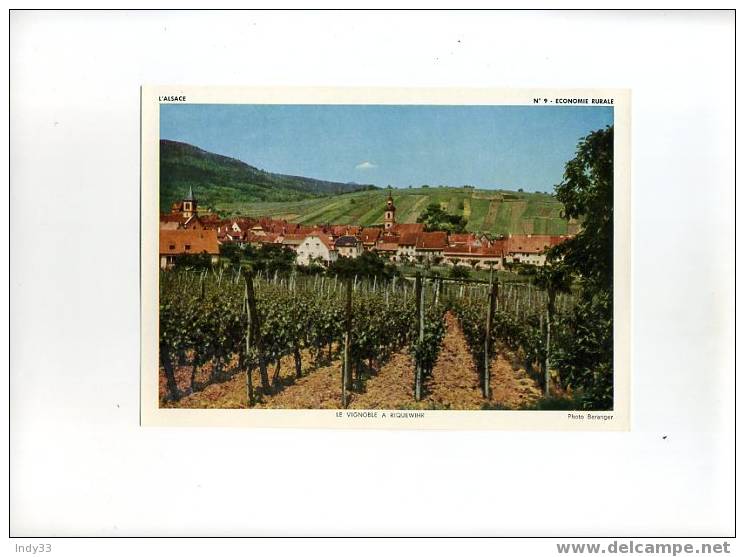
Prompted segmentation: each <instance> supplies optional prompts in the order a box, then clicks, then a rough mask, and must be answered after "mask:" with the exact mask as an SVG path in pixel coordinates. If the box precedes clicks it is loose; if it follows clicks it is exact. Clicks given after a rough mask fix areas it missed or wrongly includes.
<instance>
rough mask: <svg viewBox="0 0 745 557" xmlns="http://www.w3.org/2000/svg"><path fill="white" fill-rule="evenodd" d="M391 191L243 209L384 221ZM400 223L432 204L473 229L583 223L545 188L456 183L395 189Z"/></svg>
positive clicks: (570, 228) (309, 219)
mask: <svg viewBox="0 0 745 557" xmlns="http://www.w3.org/2000/svg"><path fill="white" fill-rule="evenodd" d="M387 195H388V193H387V190H383V189H380V190H375V191H361V192H355V193H348V194H344V195H338V196H335V197H333V198H331V199H329V198H325V199H310V200H302V201H293V202H284V203H249V204H247V205H245V206H244V207H243V208H241V210H240V211H239V212H240V213H241V214H246V215H250V216H261V215H267V216H273V217H277V218H285V219H287V220H289V221H292V222H299V223H303V224H317V223H332V224H361V225H365V226H368V225H373V224H381V223H382V222H383V210H384V207H385V198H386V196H387ZM392 195H393V200H394V203H395V206H396V221H397V222H416V219H417V217H418V216H419V214H420V213H421V212H422V211H424V209H426V207H427V205H429V204H430V203H437V204H439V205H440V206H441V207H442V208H443V209H446V210H447V211H448V212H449V213H452V214H460V215H463V216H465V217H466V219H467V220H468V227H467V229H468V230H469V231H473V232H489V233H493V234H567V233H575V232H576V231H577V225H576V224H575V223H567V221H566V220H564V219H563V218H562V217H561V210H562V205H561V203H559V202H558V201H557V200H556V198H555V197H553V196H552V195H548V194H543V193H527V192H526V193H523V192H513V191H503V190H474V189H465V188H456V187H437V188H435V187H429V188H427V187H424V188H406V189H393V190H392Z"/></svg>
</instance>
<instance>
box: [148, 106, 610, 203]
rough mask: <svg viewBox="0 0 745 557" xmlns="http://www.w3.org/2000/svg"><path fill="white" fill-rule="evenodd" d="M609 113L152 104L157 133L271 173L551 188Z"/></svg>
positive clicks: (380, 182)
mask: <svg viewBox="0 0 745 557" xmlns="http://www.w3.org/2000/svg"><path fill="white" fill-rule="evenodd" d="M612 122H613V109H612V108H611V107H595V106H572V107H557V106H535V107H534V106H412V105H408V106H370V105H363V106H359V105H358V106H348V105H196V104H191V105H190V104H163V105H161V107H160V136H161V138H162V139H172V140H175V141H184V142H186V143H190V144H192V145H195V146H197V147H200V148H202V149H205V150H207V151H211V152H214V153H218V154H221V155H226V156H229V157H234V158H237V159H240V160H242V161H244V162H246V163H248V164H250V165H253V166H257V167H259V168H262V169H264V170H268V171H271V172H280V173H283V174H294V175H299V176H307V177H311V178H320V179H324V180H332V181H338V182H358V183H363V184H375V185H377V186H386V185H389V184H390V185H392V186H394V187H408V186H409V185H413V186H418V185H422V184H429V185H440V184H443V185H451V186H461V185H464V184H469V185H472V186H476V187H480V188H488V189H492V188H505V189H517V188H523V189H525V190H526V191H550V190H552V189H553V186H554V185H555V184H557V183H559V182H560V181H561V178H562V175H563V172H564V164H565V163H566V161H567V160H569V159H571V158H572V157H573V156H574V153H575V150H576V146H577V141H578V140H579V139H580V138H581V137H583V136H584V135H586V134H587V133H588V132H590V131H593V130H596V129H599V128H602V127H605V126H606V125H608V124H611V123H612Z"/></svg>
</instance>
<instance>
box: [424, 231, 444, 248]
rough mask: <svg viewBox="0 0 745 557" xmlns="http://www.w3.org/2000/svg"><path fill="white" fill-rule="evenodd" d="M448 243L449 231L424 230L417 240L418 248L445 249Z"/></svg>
mask: <svg viewBox="0 0 745 557" xmlns="http://www.w3.org/2000/svg"><path fill="white" fill-rule="evenodd" d="M447 245H448V233H447V232H422V233H421V234H420V235H419V238H418V240H417V244H416V247H417V249H433V250H441V249H445V248H446V247H447Z"/></svg>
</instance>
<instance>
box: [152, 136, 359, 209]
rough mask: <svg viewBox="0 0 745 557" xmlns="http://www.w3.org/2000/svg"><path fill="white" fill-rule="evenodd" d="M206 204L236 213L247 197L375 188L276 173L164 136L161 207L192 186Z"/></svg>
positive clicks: (311, 196) (281, 198)
mask: <svg viewBox="0 0 745 557" xmlns="http://www.w3.org/2000/svg"><path fill="white" fill-rule="evenodd" d="M189 187H192V188H193V189H194V193H195V194H196V196H197V199H198V200H199V202H200V205H202V206H204V207H213V208H215V209H216V210H218V211H221V212H234V211H235V210H236V209H239V208H240V207H242V206H243V205H244V204H245V203H246V202H252V201H265V202H267V201H274V202H277V201H298V200H303V199H318V198H319V197H326V196H328V195H331V194H334V195H336V194H340V193H346V192H352V191H357V190H361V189H370V188H373V186H365V185H359V184H343V183H339V182H328V181H325V180H315V179H313V178H304V177H301V176H288V175H284V174H274V173H271V172H266V171H264V170H260V169H258V168H256V167H253V166H250V165H248V164H246V163H244V162H242V161H239V160H237V159H232V158H230V157H224V156H222V155H216V154H214V153H210V152H208V151H204V150H202V149H199V148H198V147H194V146H193V145H189V144H188V143H180V142H177V141H169V140H167V139H162V140H161V141H160V209H161V211H166V210H168V209H169V208H170V206H171V204H172V203H173V202H174V201H177V200H179V199H181V198H182V197H183V196H184V194H185V193H186V192H187V191H188V190H189Z"/></svg>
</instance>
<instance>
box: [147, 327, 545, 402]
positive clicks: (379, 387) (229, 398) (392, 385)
mask: <svg viewBox="0 0 745 557" xmlns="http://www.w3.org/2000/svg"><path fill="white" fill-rule="evenodd" d="M445 320H446V332H445V338H444V339H443V344H442V348H441V351H440V355H439V356H438V359H437V362H436V363H435V366H434V368H433V370H432V374H431V376H429V377H426V378H425V381H424V391H423V397H422V400H421V401H419V402H416V401H415V400H414V369H415V365H414V361H413V359H412V358H411V356H410V355H409V353H408V350H407V349H402V350H400V351H398V352H396V353H394V354H393V355H392V356H391V357H390V358H389V359H388V360H387V361H386V362H384V363H383V365H382V366H380V365H377V364H375V363H374V364H373V367H374V368H375V369H374V370H372V372H371V374H370V375H367V376H366V378H365V380H363V381H362V385H356V386H355V389H356V390H353V391H352V392H351V393H350V400H349V404H348V407H349V408H356V409H392V410H393V409H395V410H405V409H425V410H426V409H431V410H481V409H482V408H483V407H484V405H485V404H486V403H489V404H490V406H492V407H498V408H503V409H507V410H509V409H520V408H524V407H527V406H530V405H531V404H533V403H535V402H536V401H537V400H538V399H539V398H540V397H541V391H540V388H539V386H538V384H537V383H536V382H535V380H534V379H533V378H531V377H530V376H529V375H528V374H527V372H526V371H525V369H524V368H523V367H522V365H521V364H520V359H519V357H518V356H517V355H516V354H513V353H511V352H510V351H508V350H506V349H505V348H504V347H499V348H498V350H497V354H496V356H495V357H494V358H493V359H492V361H491V365H490V368H491V387H492V388H491V391H492V397H491V400H489V401H487V400H486V399H485V398H484V396H483V393H482V389H481V381H480V377H479V374H478V372H477V369H476V365H475V363H474V360H473V357H472V355H471V352H470V350H469V348H468V344H467V342H466V339H465V337H464V336H463V331H462V329H461V327H460V323H459V322H458V320H457V319H456V318H455V316H453V315H452V314H450V313H448V314H446V316H445ZM301 355H302V370H303V372H302V377H300V378H296V377H295V361H294V358H293V357H292V356H291V355H290V356H286V357H285V358H282V360H281V364H280V370H279V381H278V382H277V387H276V388H273V389H270V391H269V392H266V393H264V392H263V391H262V389H261V380H260V377H259V372H258V370H254V371H253V372H252V375H251V377H252V382H253V386H254V393H255V398H256V399H257V400H256V403H255V404H254V406H253V408H274V409H338V408H341V407H342V406H341V373H342V365H341V361H340V360H339V359H335V360H333V361H330V362H329V361H322V362H320V363H319V364H318V365H316V364H315V363H314V362H313V359H312V357H311V355H310V353H309V351H307V350H306V351H303V352H302V354H301ZM274 372H275V366H274V365H271V366H269V369H268V373H269V376H270V379H271V377H272V376H273V375H274ZM174 373H175V376H176V382H177V384H178V387H179V390H180V391H181V392H182V393H184V395H185V396H183V397H182V398H181V399H180V400H179V401H177V402H173V401H168V400H167V388H166V378H165V372H164V370H163V369H162V368H161V369H160V405H161V407H163V408H224V409H229V408H233V409H240V408H248V395H247V388H246V374H245V372H243V371H239V370H238V369H237V362H236V361H235V359H234V360H233V361H232V362H230V363H229V365H228V366H226V370H225V373H224V376H223V377H220V378H219V381H217V382H213V383H210V375H211V373H212V363H208V364H206V365H204V366H202V367H201V368H200V369H199V370H198V372H197V374H196V380H197V384H198V386H202V385H206V386H204V387H203V388H201V390H198V391H196V392H194V393H191V394H189V387H190V384H191V373H192V368H191V366H190V365H180V366H175V369H174Z"/></svg>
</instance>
